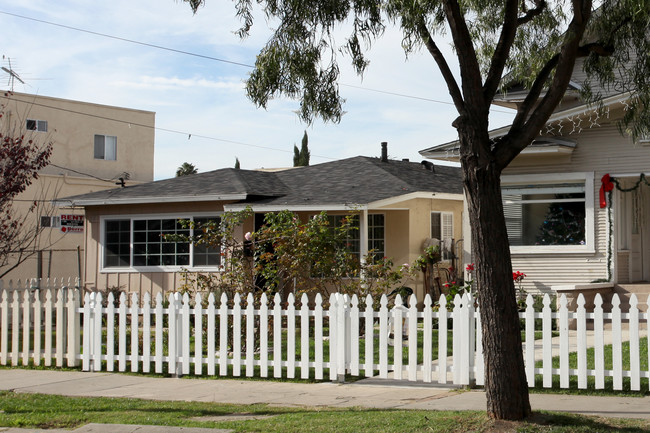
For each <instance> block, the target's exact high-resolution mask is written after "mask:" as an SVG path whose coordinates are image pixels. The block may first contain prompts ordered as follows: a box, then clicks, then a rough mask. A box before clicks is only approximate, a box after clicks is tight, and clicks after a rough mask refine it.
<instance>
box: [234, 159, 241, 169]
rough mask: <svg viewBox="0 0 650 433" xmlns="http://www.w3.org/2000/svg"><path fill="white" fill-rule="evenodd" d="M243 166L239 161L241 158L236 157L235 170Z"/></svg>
mask: <svg viewBox="0 0 650 433" xmlns="http://www.w3.org/2000/svg"><path fill="white" fill-rule="evenodd" d="M240 168H241V164H240V163H239V158H235V170H239V169H240Z"/></svg>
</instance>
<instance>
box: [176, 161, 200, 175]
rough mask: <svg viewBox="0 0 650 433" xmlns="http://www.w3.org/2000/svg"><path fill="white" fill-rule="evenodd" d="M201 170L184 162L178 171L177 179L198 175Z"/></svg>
mask: <svg viewBox="0 0 650 433" xmlns="http://www.w3.org/2000/svg"><path fill="white" fill-rule="evenodd" d="M198 172H199V170H198V169H197V168H196V167H195V166H194V164H190V163H189V162H184V163H183V164H182V165H181V166H180V167H178V168H177V169H176V177H181V176H187V175H188V174H196V173H198Z"/></svg>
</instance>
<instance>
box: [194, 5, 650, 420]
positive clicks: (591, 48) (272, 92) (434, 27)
mask: <svg viewBox="0 0 650 433" xmlns="http://www.w3.org/2000/svg"><path fill="white" fill-rule="evenodd" d="M185 1H187V2H188V3H190V5H191V7H192V9H193V10H194V11H195V12H196V10H197V8H198V7H199V6H201V5H203V4H204V3H205V0H185ZM234 3H235V10H236V13H237V16H238V17H239V18H240V20H241V23H242V25H241V27H240V29H239V32H238V33H239V35H240V36H241V37H245V36H246V35H248V33H249V32H250V30H251V28H252V25H253V17H254V13H253V12H254V11H253V8H254V7H256V5H259V6H260V7H261V8H262V9H263V13H264V16H265V17H266V18H267V19H268V20H269V22H272V23H273V28H274V32H273V35H272V36H271V38H270V39H269V40H268V42H267V44H266V45H265V46H264V47H263V48H262V50H261V52H260V54H259V55H258V56H257V60H256V64H255V69H254V70H253V72H252V73H251V74H250V76H249V79H248V81H247V85H246V89H247V93H248V96H249V98H250V99H251V100H252V101H253V102H254V103H255V104H257V105H258V106H260V107H266V106H267V105H268V102H269V101H270V100H271V99H273V98H275V97H278V96H280V95H285V96H288V97H290V98H294V99H297V100H299V101H300V108H299V110H298V113H299V116H300V117H301V118H302V119H303V120H305V121H307V122H311V121H312V120H313V119H314V117H320V118H322V119H324V120H325V121H335V122H338V121H339V120H340V119H341V116H342V114H343V109H342V105H343V99H342V98H341V96H340V95H339V91H338V84H337V80H338V78H339V61H340V58H341V57H342V56H347V57H349V60H350V62H351V64H352V66H353V68H354V69H355V70H356V72H357V73H359V74H362V73H363V71H364V70H365V69H366V67H368V64H369V62H368V59H367V57H366V50H367V49H369V48H370V47H371V46H372V44H373V42H374V41H375V40H376V39H378V38H379V37H381V36H382V35H383V33H384V29H385V27H386V26H387V25H392V26H397V27H399V28H400V29H401V30H402V32H403V38H402V41H401V45H402V47H403V48H404V50H405V53H406V55H409V54H411V53H414V52H416V51H419V50H425V52H428V53H429V54H430V55H431V57H432V59H433V61H434V62H435V64H436V65H437V67H438V69H439V71H440V72H441V74H442V77H443V80H444V81H445V83H446V85H447V89H448V92H449V95H450V96H451V99H452V101H453V104H454V106H455V108H456V110H457V111H458V117H457V118H456V119H455V120H454V122H453V126H454V127H455V128H456V129H457V131H458V138H459V143H460V161H461V165H462V169H463V177H464V186H465V196H466V198H467V201H468V210H469V212H468V215H469V219H470V226H471V237H472V248H473V255H474V257H475V259H476V275H475V280H476V284H477V288H478V290H479V291H480V293H481V320H482V323H483V331H484V332H483V347H484V352H485V372H486V384H485V387H486V396H487V411H488V414H489V415H490V416H492V417H495V418H499V419H519V418H522V417H525V416H527V415H528V414H529V413H530V404H529V399H528V387H527V383H526V377H525V372H524V364H523V357H522V351H521V335H520V333H519V318H518V315H517V302H516V297H515V288H514V284H513V281H512V266H511V261H510V249H509V244H508V239H507V232H506V226H505V220H504V217H503V207H502V204H501V190H500V176H501V173H502V171H503V169H504V168H505V167H506V166H507V165H508V164H509V163H510V162H511V161H512V160H513V159H514V158H515V157H516V156H517V155H518V154H519V153H520V152H521V151H522V150H523V149H524V148H526V146H528V145H529V144H530V143H531V142H532V140H533V139H534V138H535V137H536V136H537V135H538V133H539V131H540V130H541V129H542V128H543V126H544V125H545V124H546V122H547V120H548V119H549V117H550V116H551V114H552V113H553V111H554V110H555V109H556V108H557V107H558V105H559V103H560V102H561V100H562V98H563V97H564V94H565V92H566V90H567V88H568V87H569V83H570V80H571V78H572V73H573V70H574V68H575V67H576V63H578V64H579V65H580V64H581V63H582V62H584V72H585V74H586V75H585V79H584V82H583V83H580V84H581V86H582V89H583V91H582V96H583V98H584V100H585V101H586V102H589V103H594V104H598V103H599V102H600V101H601V100H602V98H603V97H604V95H606V94H610V93H607V92H618V93H621V94H624V93H626V92H633V94H634V97H633V98H630V99H629V101H628V110H627V111H626V113H625V116H624V117H623V118H622V120H621V121H622V123H621V125H622V128H624V129H626V130H629V131H630V132H631V133H632V134H633V135H634V136H638V135H640V134H643V133H646V132H647V131H648V130H649V128H648V126H649V125H650V110H647V107H648V106H650V58H649V53H650V38H649V37H648V32H649V30H648V22H650V2H649V1H648V0H601V1H597V2H595V3H594V2H592V0H573V1H566V0H500V1H494V0H462V1H459V0H429V1H427V0H424V1H415V2H414V1H407V2H405V1H402V0H387V1H384V2H378V1H366V0H335V1H330V2H311V1H306V2H297V1H283V0H280V1H260V2H250V1H248V0H235V1H234ZM341 29H348V30H349V33H348V35H347V37H344V38H343V39H342V40H341V39H338V38H340V35H341V34H342V30H341ZM443 37H446V38H449V39H451V41H452V43H453V47H454V50H453V54H452V55H451V56H454V58H453V59H452V58H446V57H445V54H444V52H443V51H442V50H441V48H440V47H441V45H440V44H441V43H442V44H446V43H447V41H448V40H449V39H443ZM452 62H453V63H454V64H456V63H457V65H458V68H459V72H460V73H459V74H455V73H454V70H453V67H452ZM513 83H515V84H521V85H523V86H525V88H526V89H527V93H526V95H525V96H524V97H523V100H522V101H521V103H520V104H519V105H518V107H517V112H516V114H515V117H514V120H513V123H512V126H511V128H510V129H509V130H508V132H507V133H505V134H504V135H502V136H500V137H498V138H496V139H491V138H490V135H489V132H488V128H489V113H490V105H491V103H492V101H493V99H494V97H495V96H496V95H497V93H498V92H500V91H502V90H504V89H507V88H508V85H511V84H513ZM600 89H605V90H600ZM644 107H646V109H644Z"/></svg>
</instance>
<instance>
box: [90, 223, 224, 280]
mask: <svg viewBox="0 0 650 433" xmlns="http://www.w3.org/2000/svg"><path fill="white" fill-rule="evenodd" d="M222 215H223V212H222V211H217V212H191V213H182V214H127V215H107V216H102V217H100V218H99V229H100V230H99V232H100V242H99V260H100V261H99V263H100V273H116V272H123V273H138V272H170V273H171V272H179V271H181V270H183V269H187V270H190V271H193V272H212V273H214V272H220V271H221V270H223V266H222V265H223V263H222V264H220V265H215V266H190V265H188V266H176V265H174V266H163V265H161V266H133V222H134V221H135V220H154V219H181V220H190V219H192V218H206V217H219V218H221V217H222ZM127 219H128V220H129V236H130V239H129V263H130V265H129V266H112V267H106V266H105V265H104V263H105V261H104V259H105V252H106V248H105V246H106V233H105V232H106V228H105V227H106V221H113V220H127ZM192 233H193V230H190V234H192ZM189 255H190V263H191V264H192V261H193V260H194V244H192V243H190V250H189Z"/></svg>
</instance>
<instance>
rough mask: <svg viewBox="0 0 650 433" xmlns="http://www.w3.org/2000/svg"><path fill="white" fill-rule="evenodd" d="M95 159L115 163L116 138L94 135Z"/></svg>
mask: <svg viewBox="0 0 650 433" xmlns="http://www.w3.org/2000/svg"><path fill="white" fill-rule="evenodd" d="M95 159H104V160H107V161H115V160H116V159H117V137H115V136H113V135H99V134H95Z"/></svg>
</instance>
